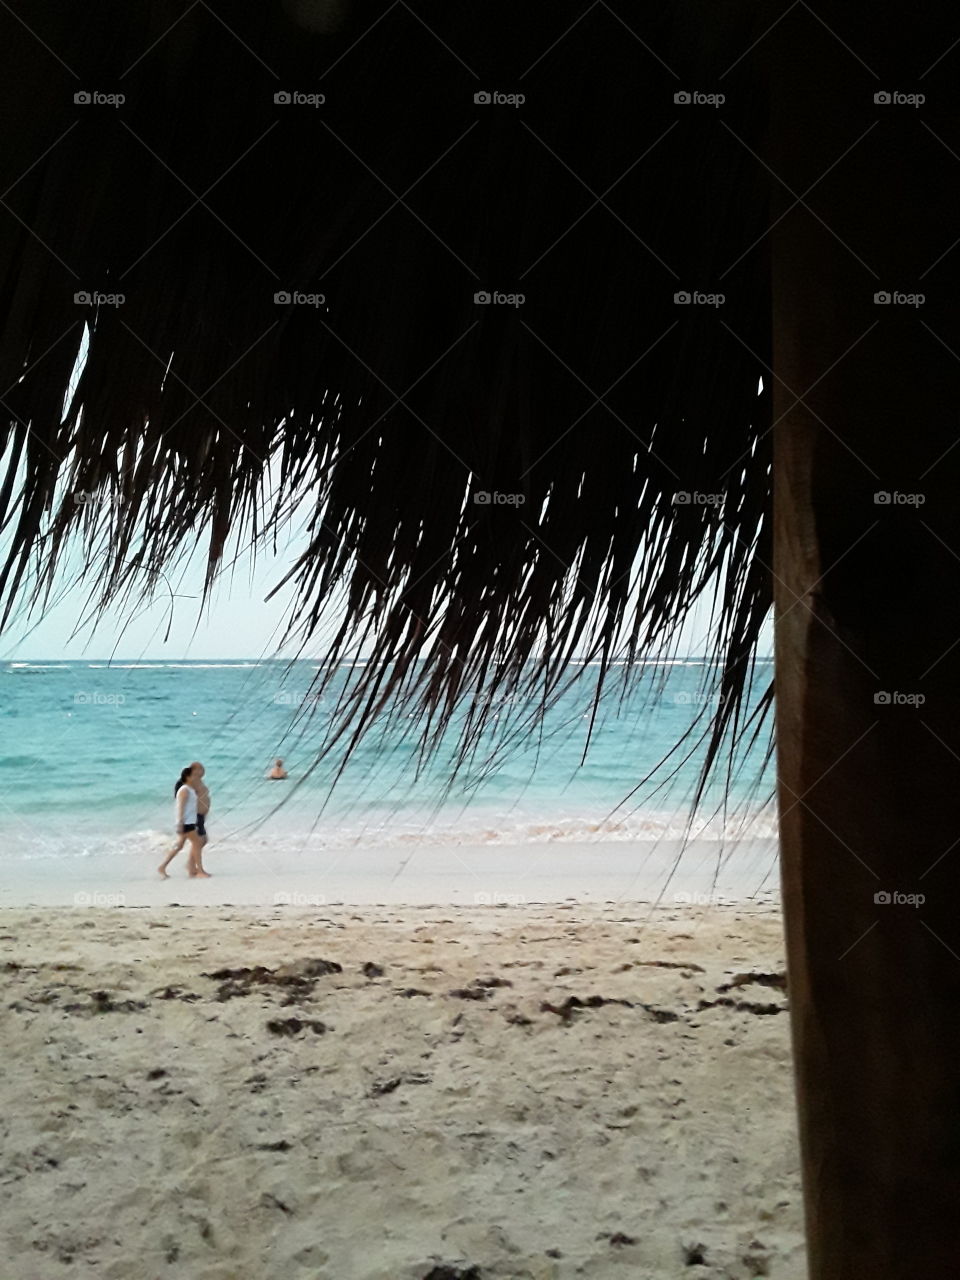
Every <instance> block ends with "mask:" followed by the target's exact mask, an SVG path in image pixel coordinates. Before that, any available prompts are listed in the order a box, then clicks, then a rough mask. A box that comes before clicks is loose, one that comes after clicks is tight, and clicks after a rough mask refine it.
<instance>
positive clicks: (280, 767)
mask: <svg viewBox="0 0 960 1280" xmlns="http://www.w3.org/2000/svg"><path fill="white" fill-rule="evenodd" d="M273 763H274V764H275V765H276V767H277V768H278V769H282V768H283V761H282V760H281V759H280V757H279V756H277V758H276V760H274V762H273Z"/></svg>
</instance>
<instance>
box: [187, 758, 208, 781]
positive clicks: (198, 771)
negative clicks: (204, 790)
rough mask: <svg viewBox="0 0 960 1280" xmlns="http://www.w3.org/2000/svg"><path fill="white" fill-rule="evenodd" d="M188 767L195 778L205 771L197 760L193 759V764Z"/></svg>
mask: <svg viewBox="0 0 960 1280" xmlns="http://www.w3.org/2000/svg"><path fill="white" fill-rule="evenodd" d="M190 769H191V771H192V773H193V776H194V777H195V778H202V777H203V775H204V774H205V773H206V772H207V771H206V769H205V768H204V767H203V765H202V764H201V763H200V761H199V760H194V762H193V764H192V765H191V766H190Z"/></svg>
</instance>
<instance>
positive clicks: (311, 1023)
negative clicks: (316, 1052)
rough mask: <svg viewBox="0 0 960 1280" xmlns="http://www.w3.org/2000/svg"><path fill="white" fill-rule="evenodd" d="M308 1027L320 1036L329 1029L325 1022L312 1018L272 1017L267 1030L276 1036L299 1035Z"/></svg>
mask: <svg viewBox="0 0 960 1280" xmlns="http://www.w3.org/2000/svg"><path fill="white" fill-rule="evenodd" d="M306 1027H309V1028H310V1030H311V1031H312V1032H313V1033H314V1034H315V1035H318V1036H322V1035H323V1033H324V1032H325V1031H326V1030H327V1025H326V1023H325V1022H317V1021H316V1020H315V1019H312V1018H311V1019H307V1020H306V1021H301V1019H300V1018H271V1020H270V1021H269V1022H268V1023H267V1030H268V1031H270V1032H272V1033H273V1034H274V1035H275V1036H298V1035H299V1034H300V1032H301V1031H303V1030H304V1028H306Z"/></svg>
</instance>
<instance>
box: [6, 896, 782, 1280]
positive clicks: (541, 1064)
mask: <svg viewBox="0 0 960 1280" xmlns="http://www.w3.org/2000/svg"><path fill="white" fill-rule="evenodd" d="M648 911H649V909H648V908H646V907H636V906H626V907H625V906H624V905H623V904H616V905H614V904H611V905H607V906H585V905H582V904H574V903H570V904H566V905H558V906H551V905H546V906H539V907H535V906H527V907H522V908H519V907H507V908H503V909H495V908H481V909H476V908H471V909H461V908H456V907H449V906H444V907H433V908H420V909H416V910H414V909H412V908H396V907H389V908H377V907H366V908H363V909H362V910H357V909H356V908H350V907H344V908H337V909H326V910H325V912H324V914H323V915H322V916H321V915H318V914H317V913H316V912H305V913H301V912H293V911H290V910H289V909H287V910H272V911H264V910H259V911H257V910H250V911H243V910H240V909H229V908H207V909H188V908H183V909H176V908H170V909H166V910H143V911H134V910H130V909H127V910H106V911H71V912H53V911H37V910H21V911H7V912H4V913H3V915H2V917H0V940H2V943H3V952H2V955H3V960H4V961H5V962H6V963H5V965H4V979H5V992H4V1000H3V1012H2V1015H0V1017H2V1022H3V1026H2V1031H3V1042H4V1044H5V1045H6V1046H7V1063H6V1065H7V1071H6V1073H5V1084H4V1090H5V1096H4V1098H3V1107H2V1117H3V1119H2V1126H3V1152H2V1157H0V1178H2V1181H3V1183H4V1185H5V1189H6V1192H7V1195H6V1196H4V1198H3V1200H2V1202H0V1206H2V1207H0V1233H2V1235H3V1237H4V1238H5V1239H6V1240H7V1241H8V1242H9V1243H8V1247H7V1268H8V1272H9V1274H11V1275H17V1276H30V1277H31V1278H36V1280H46V1278H47V1277H64V1278H67V1280H69V1278H70V1277H73V1276H88V1275H96V1276H98V1277H107V1278H109V1280H125V1278H126V1277H131V1278H132V1277H134V1276H137V1277H141V1276H143V1277H150V1278H151V1280H152V1278H153V1277H159V1276H163V1277H169V1278H170V1280H179V1278H180V1277H184V1278H185V1277H190V1280H239V1278H240V1277H248V1276H258V1277H264V1280H269V1278H270V1277H280V1276H283V1277H285V1278H286V1277H294V1278H295V1277H298V1276H304V1277H307V1276H309V1277H311V1278H315V1280H428V1278H429V1280H488V1278H491V1280H492V1278H493V1277H499V1278H502V1280H505V1278H509V1280H523V1278H525V1277H530V1278H532V1280H565V1278H566V1277H573V1276H585V1277H605V1276H613V1277H616V1276H624V1277H626V1276H628V1275H629V1276H643V1277H671V1276H690V1275H694V1276H697V1277H700V1280H707V1278H708V1277H709V1278H715V1280H720V1277H724V1278H728V1280H729V1278H736V1280H740V1278H741V1277H751V1276H766V1275H769V1276H774V1277H778V1278H779V1280H800V1277H801V1276H802V1275H803V1259H804V1255H803V1245H802V1235H801V1217H802V1215H801V1204H800V1193H799V1169H798V1154H797V1149H796V1138H795V1125H794V1110H793V1097H792V1077H791V1071H790V1065H789V1048H788V1039H787V1036H788V1027H787V1018H786V1016H785V1015H784V1013H783V1010H784V1008H785V1004H786V1000H785V995H784V992H783V981H782V973H783V957H782V935H781V925H780V919H779V916H778V915H777V913H776V912H775V911H774V910H772V909H769V908H760V907H726V908H717V907H714V908H711V909H709V910H703V909H699V908H683V909H678V908H676V907H671V908H669V909H667V908H664V909H661V910H659V911H657V912H656V913H655V914H654V915H653V916H652V917H651V916H648ZM691 1268H692V1269H691Z"/></svg>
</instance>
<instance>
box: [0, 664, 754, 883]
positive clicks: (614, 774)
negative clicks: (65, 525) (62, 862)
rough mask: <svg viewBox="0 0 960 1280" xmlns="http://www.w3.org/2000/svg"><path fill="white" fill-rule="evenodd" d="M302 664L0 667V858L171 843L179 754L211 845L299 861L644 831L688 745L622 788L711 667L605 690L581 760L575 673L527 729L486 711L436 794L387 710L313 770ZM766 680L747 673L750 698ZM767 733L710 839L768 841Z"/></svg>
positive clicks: (699, 824)
mask: <svg viewBox="0 0 960 1280" xmlns="http://www.w3.org/2000/svg"><path fill="white" fill-rule="evenodd" d="M316 669H317V668H316V664H315V663H313V662H310V661H300V662H296V663H292V664H291V663H285V662H212V661H196V662H190V661H180V662H174V661H171V662H163V661H150V662H147V661H143V662H116V663H112V664H111V663H107V662H103V661H101V662H98V661H94V660H90V661H87V660H75V661H71V662H45V663H41V662H8V663H5V664H2V665H0V863H6V864H7V865H8V866H9V864H10V861H11V860H23V859H31V860H32V859H43V858H52V857H64V856H66V857H71V858H72V857H85V856H91V855H97V854H104V853H109V854H118V853H125V852H129V853H131V854H144V853H151V852H152V851H153V850H154V849H156V848H157V847H160V846H161V845H163V843H164V842H166V841H167V840H168V838H169V833H170V831H171V830H172V822H173V784H174V781H175V779H176V778H177V776H178V774H179V771H180V769H181V768H182V767H183V766H184V765H186V764H188V763H189V762H190V761H191V760H194V759H199V760H202V761H203V763H204V765H205V766H206V770H207V777H206V781H207V783H208V785H209V787H210V790H211V795H212V809H211V815H210V820H209V827H210V833H211V837H212V838H213V839H216V840H217V841H218V842H224V844H225V845H226V846H228V847H232V848H235V849H239V850H242V849H243V848H244V847H245V845H247V844H250V845H254V844H262V842H263V841H264V840H265V839H269V840H270V841H276V842H279V843H281V844H283V845H290V846H297V847H298V848H300V849H301V850H302V851H304V852H305V853H309V851H310V850H311V849H314V848H316V849H327V848H339V847H343V846H350V845H354V846H377V845H393V844H398V845H402V844H409V843H417V844H419V843H425V844H429V843H431V842H432V843H437V844H450V843H458V842H459V843H464V844H471V845H475V844H481V845H482V844H491V845H497V844H503V845H507V844H509V845H516V844H520V845H523V844H527V843H529V844H535V845H543V844H548V843H551V842H567V841H582V840H596V841H600V840H604V841H607V840H615V841H619V840H656V839H659V838H661V837H669V836H672V835H679V834H682V833H683V832H684V830H685V828H686V823H687V820H688V818H689V817H690V798H691V795H692V790H693V787H694V785H695V782H696V779H697V776H698V773H699V768H700V762H701V760H702V749H700V748H696V747H695V741H694V740H691V741H690V742H689V743H688V746H687V747H686V748H685V749H683V750H681V751H680V752H676V753H675V754H674V756H673V757H671V759H670V761H669V763H668V764H667V765H666V766H663V767H662V768H661V769H660V770H659V771H658V772H657V773H656V774H655V776H654V778H653V779H652V780H651V781H649V782H647V783H646V784H645V785H643V786H641V787H640V788H639V790H637V791H636V792H635V793H634V794H632V795H631V792H634V788H636V787H637V784H638V783H640V782H641V780H642V779H643V778H644V777H645V776H646V775H648V774H650V773H651V771H653V770H654V769H655V766H656V765H657V764H658V762H660V761H661V760H663V759H664V757H667V756H668V754H669V753H670V752H671V749H673V748H674V747H675V746H676V744H677V743H678V742H679V741H680V739H681V738H682V736H683V734H684V732H685V731H686V730H687V729H688V728H689V727H690V726H691V724H692V723H693V722H694V719H695V717H696V716H697V714H698V713H700V712H702V711H703V710H704V708H705V706H706V705H707V703H708V700H709V697H710V695H709V694H708V693H707V692H705V688H706V687H707V685H706V683H705V682H708V681H709V678H710V676H711V673H712V670H713V668H712V667H711V666H710V665H709V664H708V663H706V662H704V661H703V660H700V659H677V660H674V661H673V662H672V663H670V664H668V665H666V666H656V667H654V666H652V665H651V666H650V668H649V670H648V671H645V672H644V673H643V675H642V678H641V679H640V681H639V682H638V683H637V684H636V686H635V687H634V688H633V689H632V690H631V691H630V692H629V693H628V694H627V695H626V696H625V697H622V698H621V692H622V690H621V689H620V686H619V684H618V683H617V681H616V679H612V680H611V681H610V683H609V687H608V689H607V691H606V693H605V696H604V699H603V703H602V706H601V709H600V712H599V715H598V717H597V720H596V723H595V725H594V730H593V738H592V743H591V746H590V750H589V752H588V753H587V755H586V759H585V760H583V759H582V757H583V749H584V744H585V740H586V733H587V728H588V726H589V724H590V714H591V712H590V699H591V692H592V688H593V683H592V680H591V678H590V676H591V673H590V672H589V671H587V672H586V675H585V678H584V679H583V680H582V681H581V682H579V684H578V685H576V686H574V687H573V688H572V689H570V690H569V691H567V692H565V693H564V694H563V696H562V698H561V699H560V701H559V703H558V704H557V706H556V707H555V708H554V709H553V710H551V711H550V712H549V713H548V715H547V717H546V719H545V721H544V724H543V726H542V729H541V730H539V731H536V732H534V731H531V729H530V727H529V725H525V724H524V720H525V717H526V716H528V715H529V709H528V708H527V707H525V706H523V705H520V704H504V705H502V706H500V707H499V708H497V711H496V718H495V719H494V721H493V722H492V725H491V732H490V733H489V734H488V735H486V737H485V738H484V740H483V741H482V742H481V746H480V751H479V753H478V755H477V756H476V757H475V764H474V766H473V767H472V768H468V769H467V770H465V772H464V773H463V775H462V776H461V777H460V778H459V779H458V780H457V781H456V782H455V783H454V784H453V785H452V787H451V786H449V781H450V761H451V759H452V754H453V746H454V735H453V734H450V735H449V740H446V741H445V742H444V743H443V744H442V747H441V750H440V752H439V753H438V754H437V755H436V756H434V757H433V758H431V759H430V760H429V761H428V762H427V763H426V764H425V766H424V767H423V769H422V770H421V771H420V774H419V776H417V769H416V765H417V758H418V750H417V733H416V731H415V725H414V722H413V721H412V719H410V718H409V717H408V716H407V715H406V713H402V714H401V715H400V716H398V717H397V719H396V722H395V723H394V724H393V725H392V726H390V727H389V728H388V730H387V731H386V732H381V731H380V730H374V732H373V733H371V734H370V736H369V737H367V738H366V739H365V740H364V741H363V742H362V744H361V746H360V748H359V750H358V752H357V754H356V756H355V758H354V759H353V761H352V762H351V763H350V764H349V766H348V767H347V769H346V771H345V772H344V774H343V775H342V777H341V778H340V780H339V781H338V783H337V786H336V787H335V788H334V789H333V790H332V792H331V782H332V779H333V776H334V772H335V770H336V765H337V757H336V756H334V757H331V758H330V759H329V760H328V761H325V762H324V763H323V764H321V765H320V766H319V767H317V768H314V769H313V770H312V772H311V766H313V764H314V762H315V760H316V756H317V744H318V741H319V740H320V738H321V737H322V732H323V729H324V727H325V726H326V724H327V723H328V722H329V720H330V717H331V715H332V712H333V707H334V704H335V702H336V694H337V685H336V682H335V685H334V687H333V689H332V690H330V691H329V692H328V693H327V694H326V695H325V696H324V697H323V698H322V699H319V698H317V697H315V696H313V695H312V694H311V685H312V682H313V680H314V677H315V674H316ZM771 672H772V666H770V665H769V664H767V663H763V662H761V663H759V664H758V675H757V678H756V680H755V688H754V693H753V695H752V697H753V701H754V702H756V701H757V700H758V699H759V697H760V695H761V693H762V691H763V689H764V688H765V686H766V685H767V684H768V683H769V678H770V673H771ZM346 678H347V673H346V672H345V673H344V676H343V679H346ZM338 679H340V678H339V677H338ZM340 683H341V684H342V680H341V681H340ZM531 705H532V704H531ZM307 713H309V714H307ZM504 731H506V732H512V733H513V740H512V741H511V743H510V744H509V745H508V746H507V747H506V748H505V749H504V750H503V751H502V753H501V757H500V758H499V760H497V761H495V762H494V763H493V764H489V762H488V764H487V767H485V768H484V767H481V765H482V764H483V762H484V761H485V760H486V759H487V757H489V754H490V750H491V749H492V748H493V746H494V744H495V742H496V739H497V735H498V733H499V732H504ZM768 737H769V729H766V730H764V732H763V733H762V735H761V740H760V742H759V743H758V744H757V745H756V746H754V747H753V748H752V749H751V750H750V751H749V752H748V753H746V755H745V756H744V758H743V760H742V762H741V768H740V770H739V772H738V773H737V775H736V776H735V777H734V778H733V779H732V781H731V782H730V784H729V786H728V787H727V796H726V803H725V805H724V795H723V792H724V788H723V786H722V785H721V782H720V780H719V779H718V781H716V782H715V783H714V784H713V786H712V787H711V789H710V791H709V792H708V796H707V800H706V802H705V804H704V805H702V806H701V808H700V810H699V811H698V813H697V814H696V816H695V820H694V826H693V831H694V833H696V834H698V835H699V836H701V837H706V838H710V839H717V838H720V837H727V838H729V837H736V836H740V835H747V836H769V835H771V834H773V833H774V832H775V821H774V815H773V809H772V804H771V803H770V801H771V797H772V792H773V769H772V766H771V765H769V764H767V765H766V766H765V764H764V755H765V746H766V742H767V739H768ZM276 755H280V756H282V757H283V758H284V761H285V764H286V767H287V769H288V770H289V774H290V778H289V780H288V781H287V782H283V783H277V782H271V781H268V780H267V779H266V778H265V773H266V770H267V769H268V768H269V766H270V764H271V762H272V760H273V758H274V757H275V756H276ZM278 806H279V807H278Z"/></svg>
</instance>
